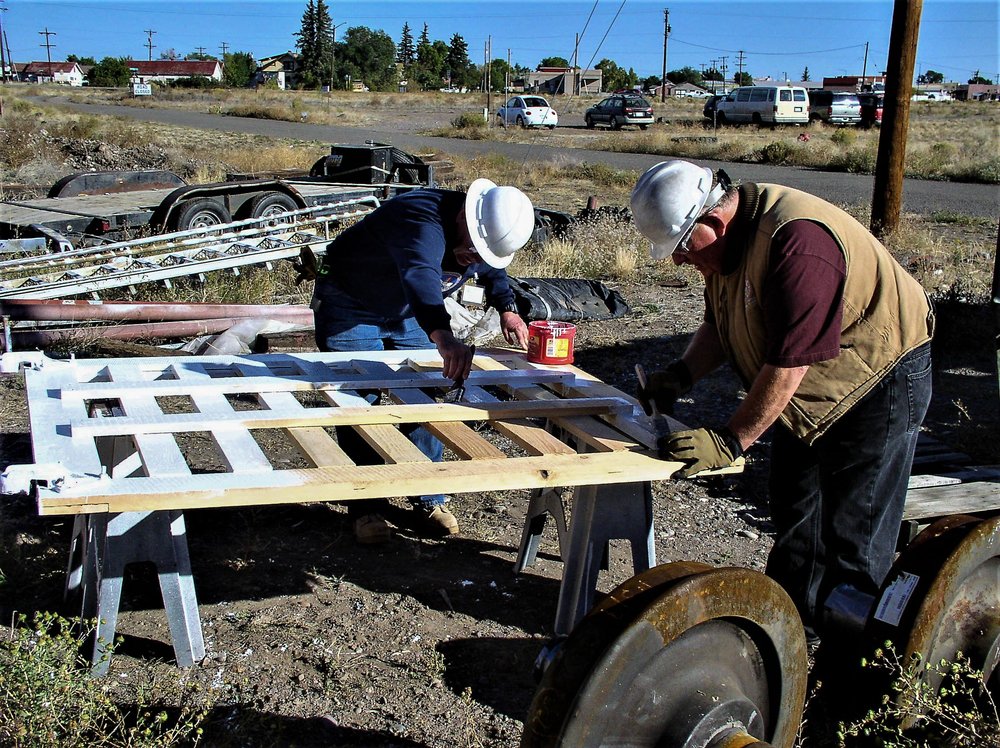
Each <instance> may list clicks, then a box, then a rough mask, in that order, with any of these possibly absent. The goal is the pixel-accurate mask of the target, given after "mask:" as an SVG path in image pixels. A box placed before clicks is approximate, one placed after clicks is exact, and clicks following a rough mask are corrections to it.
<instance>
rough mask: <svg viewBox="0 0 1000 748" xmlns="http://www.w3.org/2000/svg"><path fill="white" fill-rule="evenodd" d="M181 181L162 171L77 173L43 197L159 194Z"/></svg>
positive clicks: (181, 181) (176, 185) (58, 183)
mask: <svg viewBox="0 0 1000 748" xmlns="http://www.w3.org/2000/svg"><path fill="white" fill-rule="evenodd" d="M186 184H187V182H185V181H184V180H183V179H182V178H181V177H179V176H177V175H176V174H174V173H173V172H172V171H165V170H163V169H144V170H141V171H81V172H77V173H76V174H70V175H68V176H65V177H63V178H62V179H60V180H59V181H57V182H56V183H55V184H53V185H52V187H50V188H49V192H48V194H47V195H46V197H76V196H77V195H107V194H113V193H119V192H138V191H139V190H163V189H168V188H171V187H183V186H184V185H186Z"/></svg>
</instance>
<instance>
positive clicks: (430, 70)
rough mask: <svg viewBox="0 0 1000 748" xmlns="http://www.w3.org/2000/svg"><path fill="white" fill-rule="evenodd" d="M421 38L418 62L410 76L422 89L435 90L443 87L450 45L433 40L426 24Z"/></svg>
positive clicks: (418, 46)
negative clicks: (428, 34)
mask: <svg viewBox="0 0 1000 748" xmlns="http://www.w3.org/2000/svg"><path fill="white" fill-rule="evenodd" d="M420 39H421V41H420V43H419V44H417V62H416V65H414V69H413V71H412V72H411V73H410V77H411V78H413V79H414V80H415V81H416V82H417V85H419V86H420V88H421V89H423V90H425V91H427V90H432V91H434V90H437V89H439V88H441V82H442V81H443V80H444V79H445V76H446V73H447V67H448V64H447V59H448V45H447V44H445V43H444V42H443V41H441V40H440V39H438V40H436V41H434V42H431V41H430V38H429V37H428V36H427V26H426V24H425V25H424V33H423V34H421V35H420Z"/></svg>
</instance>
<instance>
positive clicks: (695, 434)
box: [656, 428, 743, 478]
mask: <svg viewBox="0 0 1000 748" xmlns="http://www.w3.org/2000/svg"><path fill="white" fill-rule="evenodd" d="M656 449H657V452H658V454H659V457H660V459H661V460H672V461H676V462H683V463H684V467H683V468H681V469H680V470H678V471H677V472H676V473H675V474H674V475H676V476H677V477H678V478H690V477H691V476H692V475H694V474H695V473H700V472H701V471H702V470H714V469H716V468H724V467H729V466H730V465H732V464H733V463H734V462H736V460H737V459H738V458H739V457H741V456H742V455H743V448H742V447H741V446H740V442H739V439H737V438H736V437H735V436H734V435H733V433H732V432H731V431H730V430H729V429H727V428H722V429H692V430H691V431H675V432H673V433H672V434H667V435H666V436H661V437H660V438H659V439H657V440H656Z"/></svg>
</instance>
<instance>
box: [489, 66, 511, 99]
mask: <svg viewBox="0 0 1000 748" xmlns="http://www.w3.org/2000/svg"><path fill="white" fill-rule="evenodd" d="M507 73H510V80H511V81H513V80H514V68H512V67H511V66H510V65H508V64H507V61H506V60H501V59H499V58H497V59H496V60H493V62H491V63H490V90H491V91H495V92H499V91H503V90H504V85H505V82H506V80H507Z"/></svg>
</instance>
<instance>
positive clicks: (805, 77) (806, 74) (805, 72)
mask: <svg viewBox="0 0 1000 748" xmlns="http://www.w3.org/2000/svg"><path fill="white" fill-rule="evenodd" d="M802 80H804V81H807V80H809V66H808V65H806V69H805V70H803V71H802Z"/></svg>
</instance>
